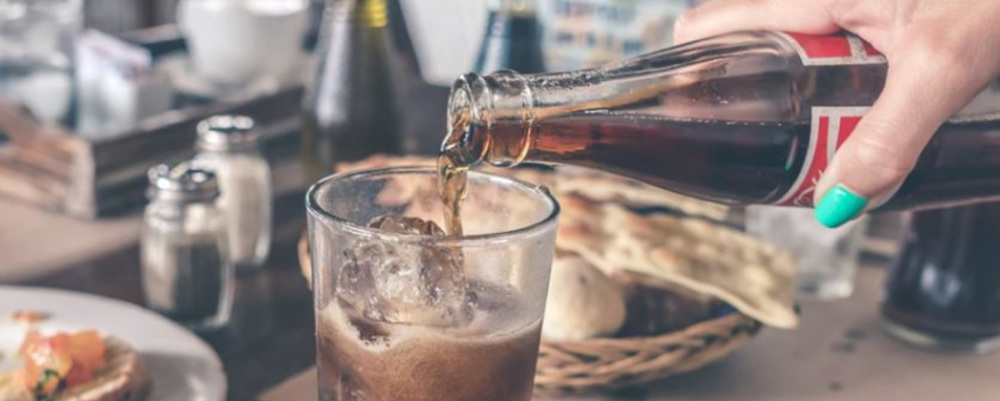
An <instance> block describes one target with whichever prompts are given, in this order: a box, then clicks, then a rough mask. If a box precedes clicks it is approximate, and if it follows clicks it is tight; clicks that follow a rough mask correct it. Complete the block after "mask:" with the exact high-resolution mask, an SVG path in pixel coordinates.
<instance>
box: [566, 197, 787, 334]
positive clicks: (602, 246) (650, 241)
mask: <svg viewBox="0 0 1000 401" xmlns="http://www.w3.org/2000/svg"><path fill="white" fill-rule="evenodd" d="M559 201H560V204H561V205H562V207H563V214H562V216H561V220H560V223H559V234H558V239H557V246H558V247H560V248H562V249H565V250H568V251H571V252H574V253H577V254H579V255H580V256H582V257H584V258H585V259H587V260H588V261H589V262H590V263H592V264H594V265H595V266H598V267H599V268H601V269H602V270H605V271H609V270H615V269H622V270H627V271H634V272H637V273H642V274H645V275H648V276H652V277H655V278H658V279H661V280H665V281H669V282H673V283H676V284H678V285H681V286H683V287H685V288H689V289H692V290H695V291H697V292H700V293H702V294H709V295H712V296H715V297H718V298H719V299H722V300H724V301H726V302H727V303H729V304H730V305H732V306H733V307H734V308H736V309H738V310H740V311H741V312H743V313H745V314H747V315H749V316H750V317H753V318H755V319H757V320H760V321H761V322H763V323H765V324H768V325H770V326H775V327H782V328H790V327H794V326H796V325H797V323H798V317H797V315H796V314H795V311H794V307H793V306H794V299H795V290H796V286H795V263H794V262H793V260H792V258H791V256H789V255H788V254H787V253H785V252H782V251H780V250H778V249H777V248H776V247H773V246H771V245H768V244H766V243H763V242H761V241H760V240H757V239H755V238H753V237H751V236H749V235H746V234H744V233H741V232H738V231H736V230H732V229H729V228H725V227H722V226H720V225H718V224H713V223H710V222H706V221H703V220H699V219H690V218H680V217H677V216H673V215H668V214H644V215H640V214H637V213H634V212H632V211H630V210H628V209H627V208H625V207H623V206H621V205H618V204H615V203H603V202H595V201H592V200H589V199H586V198H584V197H581V196H576V195H570V196H563V197H560V199H559Z"/></svg>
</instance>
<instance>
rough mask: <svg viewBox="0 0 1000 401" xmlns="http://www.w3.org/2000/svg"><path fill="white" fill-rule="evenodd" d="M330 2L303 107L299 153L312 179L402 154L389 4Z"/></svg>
mask: <svg viewBox="0 0 1000 401" xmlns="http://www.w3.org/2000/svg"><path fill="white" fill-rule="evenodd" d="M389 1H396V0H330V1H328V2H327V6H326V10H325V15H324V20H323V27H322V31H321V33H320V38H319V42H318V45H317V52H318V54H319V63H318V66H317V70H316V77H315V80H314V81H313V83H312V85H310V86H309V88H308V91H307V93H306V96H305V100H304V102H305V104H304V105H303V109H304V116H303V132H302V136H303V137H302V142H303V143H302V147H303V159H304V161H305V164H306V167H307V170H308V174H309V175H310V179H316V178H318V177H321V176H324V175H326V174H327V173H329V171H330V167H331V166H332V164H333V163H336V162H340V161H351V160H358V159H361V158H364V157H366V156H368V155H371V154H374V153H389V154H396V153H400V152H401V151H402V147H403V146H402V145H403V144H402V135H401V124H400V121H401V118H400V108H399V105H398V104H397V101H398V100H399V99H398V96H397V93H396V89H397V88H396V86H395V79H396V78H395V76H394V75H395V74H394V71H393V70H394V68H393V65H392V64H393V57H392V56H391V51H392V49H391V47H390V46H391V42H390V32H389V29H388V18H389V15H388V4H387V3H388V2H389Z"/></svg>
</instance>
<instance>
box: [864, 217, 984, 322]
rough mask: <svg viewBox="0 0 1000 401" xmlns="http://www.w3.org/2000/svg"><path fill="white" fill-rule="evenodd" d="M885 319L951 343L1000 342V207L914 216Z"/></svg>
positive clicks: (890, 288) (894, 274)
mask: <svg viewBox="0 0 1000 401" xmlns="http://www.w3.org/2000/svg"><path fill="white" fill-rule="evenodd" d="M887 293H888V296H887V298H886V301H885V303H884V305H883V309H882V311H883V313H884V315H885V317H886V318H887V319H888V320H890V321H892V322H893V323H895V324H897V325H901V326H904V327H906V328H908V329H911V330H915V331H917V332H920V333H924V334H926V335H930V336H932V337H935V338H940V339H945V340H949V341H976V340H980V339H990V338H994V337H997V336H1000V204H996V203H994V204H987V205H980V206H968V207H961V208H954V209H947V210H934V211H926V212H920V213H916V214H914V215H913V220H912V223H911V227H910V230H909V232H908V234H907V238H906V242H905V249H904V251H903V254H902V257H901V258H900V260H899V262H898V264H897V265H896V267H895V269H894V270H893V272H892V275H891V276H890V279H889V282H888V286H887Z"/></svg>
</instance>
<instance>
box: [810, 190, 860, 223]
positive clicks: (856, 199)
mask: <svg viewBox="0 0 1000 401" xmlns="http://www.w3.org/2000/svg"><path fill="white" fill-rule="evenodd" d="M865 206H868V199H865V197H863V196H860V195H857V194H855V193H853V192H851V191H850V190H848V189H847V188H844V186H843V185H840V184H837V185H836V186H834V187H833V189H831V190H829V191H827V193H826V195H823V199H821V200H820V201H819V204H818V205H816V210H815V211H814V212H813V215H814V216H816V220H819V222H820V224H822V225H824V226H827V227H829V228H836V227H840V226H841V225H843V224H844V223H846V222H848V221H851V220H852V219H854V218H855V217H858V215H859V214H861V212H862V211H863V210H865Z"/></svg>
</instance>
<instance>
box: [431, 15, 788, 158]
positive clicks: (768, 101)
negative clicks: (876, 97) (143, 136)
mask: <svg viewBox="0 0 1000 401" xmlns="http://www.w3.org/2000/svg"><path fill="white" fill-rule="evenodd" d="M793 55H794V51H793V50H792V49H791V48H790V47H788V46H787V45H785V44H784V43H783V42H781V41H778V40H775V36H773V34H770V33H765V32H740V33H733V34H728V35H724V36H719V37H715V38H711V39H706V40H702V41H699V42H695V43H691V44H685V45H681V46H677V47H673V48H669V49H664V50H660V51H656V52H652V53H648V54H645V55H641V56H638V57H635V58H632V59H629V60H623V61H621V62H617V63H613V64H609V65H606V66H601V67H598V68H593V69H585V70H578V71H570V72H558V73H545V74H529V75H521V74H518V73H516V72H513V71H498V72H494V73H490V74H486V75H478V74H466V75H463V76H462V77H460V78H459V79H458V80H457V81H456V82H455V84H454V85H453V87H452V95H451V98H450V99H449V107H448V113H449V122H450V129H451V132H450V134H449V138H448V139H446V141H445V144H444V145H443V146H442V150H443V151H446V153H447V152H449V151H450V153H451V154H453V155H455V157H457V160H456V162H458V163H459V164H468V165H472V164H476V163H479V162H487V163H490V164H494V165H500V166H511V165H516V164H518V163H521V162H523V161H524V160H525V159H526V158H531V157H534V156H533V155H534V153H532V150H533V149H532V147H533V146H547V145H545V144H546V143H547V144H554V143H556V142H559V143H560V146H568V144H566V143H565V141H564V139H565V138H555V139H558V141H556V140H553V141H545V140H544V139H545V138H540V137H539V138H533V135H534V136H543V134H541V133H539V132H538V131H539V130H538V129H537V125H539V124H541V123H542V122H544V121H549V120H550V119H552V118H554V117H567V116H586V117H588V118H594V117H598V116H601V115H609V114H614V115H616V116H619V117H623V118H624V117H628V116H637V117H643V118H646V119H649V118H661V119H669V120H685V121H695V120H697V121H739V122H750V123H756V122H794V121H798V120H799V119H800V118H801V117H802V116H803V114H802V109H801V107H800V105H799V103H798V102H797V101H796V99H795V96H796V94H797V93H798V92H797V90H796V87H797V86H798V85H799V83H798V80H800V79H801V75H802V73H803V72H802V71H803V70H802V69H801V68H800V69H797V70H796V69H791V70H790V67H789V63H790V61H789V60H790V59H791V57H792V56H793ZM751 95H752V97H751ZM748 99H750V100H752V101H748ZM499 131H502V134H500V133H498V132H499ZM514 138H517V140H515V139H514ZM536 144H542V145H536ZM534 150H539V149H534ZM539 161H545V160H539Z"/></svg>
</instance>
